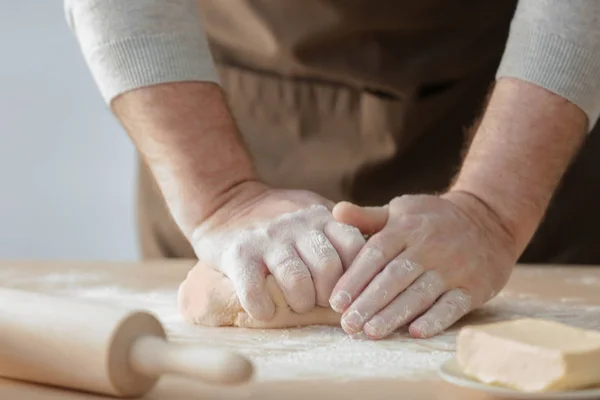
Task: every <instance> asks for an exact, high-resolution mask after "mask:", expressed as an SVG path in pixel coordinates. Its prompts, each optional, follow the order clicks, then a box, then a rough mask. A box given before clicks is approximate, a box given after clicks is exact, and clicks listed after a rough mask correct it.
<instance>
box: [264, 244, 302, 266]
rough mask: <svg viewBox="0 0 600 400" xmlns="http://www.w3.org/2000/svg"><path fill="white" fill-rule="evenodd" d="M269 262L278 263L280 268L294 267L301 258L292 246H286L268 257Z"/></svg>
mask: <svg viewBox="0 0 600 400" xmlns="http://www.w3.org/2000/svg"><path fill="white" fill-rule="evenodd" d="M267 262H269V263H270V264H273V265H276V266H277V267H278V268H282V267H288V268H289V267H294V265H295V264H298V263H299V262H300V260H299V259H298V255H297V253H296V251H295V250H294V249H292V248H285V249H281V250H279V251H276V252H274V254H271V255H269V256H268V257H267Z"/></svg>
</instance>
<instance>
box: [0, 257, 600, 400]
mask: <svg viewBox="0 0 600 400" xmlns="http://www.w3.org/2000/svg"><path fill="white" fill-rule="evenodd" d="M193 264H194V261H192V260H180V261H156V262H146V263H102V262H97V263H95V262H25V261H19V262H9V261H6V262H0V282H1V285H2V286H4V287H10V288H17V289H23V290H29V291H33V292H40V293H57V294H62V295H67V296H73V297H76V298H95V299H100V300H103V301H107V302H115V303H118V304H123V305H126V306H129V307H132V308H138V309H147V310H149V311H151V312H153V313H154V314H155V315H157V317H158V318H159V319H160V320H161V322H162V323H163V324H164V326H165V327H166V329H167V333H168V335H169V338H170V339H171V340H175V341H182V342H198V343H205V344H206V343H209V344H210V345H211V346H215V347H222V348H227V349H231V350H236V351H239V352H241V353H244V354H247V355H248V356H249V357H250V358H251V359H252V360H253V362H254V363H255V365H256V368H257V376H256V378H255V380H254V381H252V382H251V383H249V384H244V385H242V386H237V387H233V388H229V387H228V388H223V387H219V386H208V385H204V384H199V383H196V382H193V381H190V380H186V379H181V378H172V377H166V378H163V379H161V381H160V382H159V383H158V385H157V386H156V388H155V389H154V390H153V391H152V392H150V393H149V394H148V395H147V396H146V397H145V398H146V399H156V400H159V399H180V400H188V399H280V398H285V399H286V400H294V399H311V400H313V399H321V398H323V399H325V398H326V399H344V400H351V399H369V400H371V399H387V398H405V399H449V400H453V399H465V400H469V399H472V400H474V399H492V398H493V397H490V396H487V395H485V394H483V393H480V392H477V391H472V390H465V389H461V388H457V387H454V386H451V385H449V384H446V383H444V382H442V381H441V380H440V379H439V378H438V377H437V375H436V374H435V369H436V368H437V365H439V363H440V362H442V361H443V360H444V359H447V358H449V357H451V356H452V354H453V350H454V348H453V340H454V335H455V333H456V328H458V327H459V326H460V324H464V323H484V322H489V321H495V320H501V319H510V318H517V317H521V316H534V317H540V318H549V319H554V320H557V321H561V322H565V323H569V324H571V325H574V326H580V327H584V328H589V329H597V330H600V268H598V267H577V266H563V267H560V268H558V267H554V266H519V267H518V268H517V270H516V271H515V273H514V274H513V276H512V278H511V280H510V282H509V284H508V285H507V287H506V288H505V290H504V291H503V292H501V293H500V294H499V295H498V296H497V297H496V298H495V299H494V300H493V301H492V302H490V303H489V304H488V305H486V306H485V307H484V308H483V309H481V310H479V311H477V312H474V313H473V314H472V315H470V316H468V317H466V318H465V319H464V320H463V321H461V322H460V323H459V324H458V325H457V327H455V328H453V329H451V330H449V331H448V332H446V333H444V334H442V335H440V336H439V337H436V338H433V339H431V340H415V339H411V338H409V337H408V336H407V335H406V333H405V332H399V333H398V334H396V335H394V336H393V337H391V338H389V339H386V340H383V341H377V342H373V341H369V340H365V339H361V338H357V339H352V338H349V337H348V336H347V335H345V334H344V333H343V332H342V331H341V329H339V328H320V327H313V328H299V329H289V330H248V329H236V328H204V327H197V326H190V325H188V324H186V323H185V322H184V321H183V320H182V319H181V318H180V316H179V315H178V314H177V310H176V292H177V288H178V286H179V283H180V282H181V281H182V280H183V279H184V278H185V275H186V274H187V272H188V270H189V269H190V268H191V267H192V266H193ZM15 307H18V305H15ZM0 334H1V332H0ZM0 354H1V349H0ZM65 354H68V349H65ZM0 399H2V400H5V399H6V400H9V399H10V400H12V399H31V400H50V399H65V400H84V399H106V397H101V396H93V395H88V394H85V393H78V392H74V391H65V390H60V389H56V388H51V387H46V386H40V385H33V384H28V383H23V382H17V381H11V380H7V379H0Z"/></svg>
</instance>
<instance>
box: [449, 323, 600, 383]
mask: <svg viewBox="0 0 600 400" xmlns="http://www.w3.org/2000/svg"><path fill="white" fill-rule="evenodd" d="M456 359H457V362H458V364H459V366H460V368H461V369H462V371H463V373H464V374H465V375H467V376H470V377H471V378H474V379H476V380H478V381H480V382H484V383H487V384H493V385H500V386H504V387H510V388H513V389H516V390H520V391H523V392H549V391H564V390H576V389H582V388H586V387H590V386H595V385H599V384H600V332H596V331H590V330H583V329H579V328H574V327H571V326H568V325H564V324H561V323H557V322H553V321H547V320H541V319H530V318H526V319H518V320H512V321H504V322H496V323H491V324H485V325H471V326H465V327H463V328H462V329H461V330H460V331H459V333H458V336H457V340H456Z"/></svg>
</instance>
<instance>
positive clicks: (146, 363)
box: [130, 336, 253, 384]
mask: <svg viewBox="0 0 600 400" xmlns="http://www.w3.org/2000/svg"><path fill="white" fill-rule="evenodd" d="M130 361H131V365H132V367H133V368H134V369H135V370H136V371H137V372H139V373H141V374H143V375H146V376H150V377H155V378H158V377H160V376H161V375H164V374H176V375H183V376H186V377H188V378H192V379H200V380H203V381H207V382H211V383H221V384H236V383H243V382H246V381H248V380H249V379H250V378H251V377H252V374H253V366H252V363H251V362H250V361H249V360H248V359H247V358H245V357H243V356H241V355H239V354H235V353H232V352H228V351H225V350H216V349H207V348H202V347H199V346H198V345H188V344H180V343H169V342H167V341H165V340H164V339H162V338H159V337H155V336H143V337H141V338H139V339H137V340H136V341H135V342H134V344H133V346H132V349H131V353H130Z"/></svg>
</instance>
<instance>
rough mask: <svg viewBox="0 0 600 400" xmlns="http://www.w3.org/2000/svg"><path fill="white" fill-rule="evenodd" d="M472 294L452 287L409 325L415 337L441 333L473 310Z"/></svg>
mask: <svg viewBox="0 0 600 400" xmlns="http://www.w3.org/2000/svg"><path fill="white" fill-rule="evenodd" d="M471 306H472V299H471V295H470V294H469V293H467V292H466V291H465V290H464V289H452V290H450V291H448V292H446V293H445V294H444V295H443V296H442V297H440V299H439V300H438V301H437V302H436V303H435V304H434V305H433V307H431V309H429V311H427V312H426V313H425V314H423V315H422V316H421V317H419V318H417V319H416V320H415V321H414V322H413V323H412V324H411V325H410V327H409V332H410V334H411V335H412V336H413V337H415V338H428V337H431V336H435V335H437V334H438V333H441V332H442V331H443V330H445V329H447V328H449V327H450V326H451V325H453V324H454V323H455V322H456V321H458V320H459V319H460V318H462V317H463V316H464V315H465V314H466V313H468V312H469V311H471Z"/></svg>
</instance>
